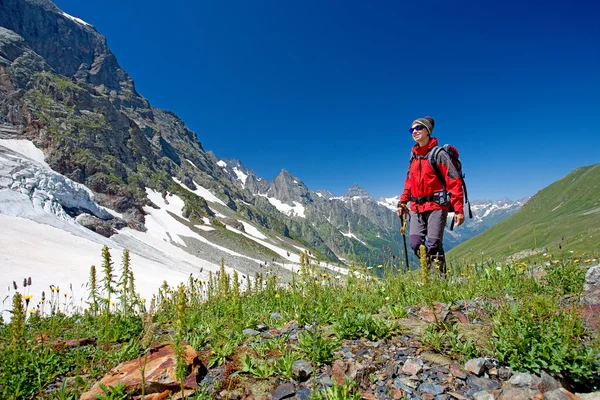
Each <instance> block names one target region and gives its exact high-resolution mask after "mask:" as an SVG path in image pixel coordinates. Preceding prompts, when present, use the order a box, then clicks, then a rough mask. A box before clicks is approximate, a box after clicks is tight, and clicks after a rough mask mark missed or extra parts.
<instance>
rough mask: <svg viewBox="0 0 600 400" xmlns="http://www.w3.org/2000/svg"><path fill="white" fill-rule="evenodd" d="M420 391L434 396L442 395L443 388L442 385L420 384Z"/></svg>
mask: <svg viewBox="0 0 600 400" xmlns="http://www.w3.org/2000/svg"><path fill="white" fill-rule="evenodd" d="M420 389H421V392H423V393H429V394H432V395H434V396H436V395H438V394H442V393H444V387H443V386H442V385H437V384H434V383H423V384H421V388H420Z"/></svg>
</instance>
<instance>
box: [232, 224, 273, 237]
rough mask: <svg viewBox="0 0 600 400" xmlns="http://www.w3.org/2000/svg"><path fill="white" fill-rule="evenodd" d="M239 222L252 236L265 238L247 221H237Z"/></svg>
mask: <svg viewBox="0 0 600 400" xmlns="http://www.w3.org/2000/svg"><path fill="white" fill-rule="evenodd" d="M239 222H241V224H242V225H244V230H245V231H246V233H248V234H250V235H252V236H254V237H257V238H259V239H266V238H267V237H266V236H265V235H263V234H262V233H261V232H260V231H259V230H258V229H257V228H256V227H255V226H254V225H252V224H249V223H248V222H245V221H239Z"/></svg>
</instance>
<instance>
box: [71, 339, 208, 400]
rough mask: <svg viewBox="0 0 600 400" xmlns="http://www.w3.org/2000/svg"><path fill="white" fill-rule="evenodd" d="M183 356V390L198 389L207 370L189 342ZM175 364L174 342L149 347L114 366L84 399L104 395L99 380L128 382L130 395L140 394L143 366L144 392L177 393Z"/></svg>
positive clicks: (177, 384)
mask: <svg viewBox="0 0 600 400" xmlns="http://www.w3.org/2000/svg"><path fill="white" fill-rule="evenodd" d="M184 357H185V362H186V365H187V367H186V371H187V376H186V378H185V379H184V390H185V391H188V390H195V389H197V388H198V383H197V382H198V381H199V380H201V379H202V377H204V376H205V375H206V373H207V372H208V371H207V369H206V367H205V366H204V365H202V363H201V362H200V360H199V359H198V355H197V353H196V351H194V349H192V348H191V347H190V346H187V345H186V346H184ZM176 365H177V361H176V358H175V346H173V345H159V346H156V347H153V348H152V349H150V350H149V352H148V354H147V355H146V358H144V356H141V357H138V358H136V359H134V360H130V361H126V362H123V363H121V364H119V365H118V366H116V367H115V368H113V369H112V370H111V371H110V372H109V373H108V374H106V375H105V376H104V377H103V378H102V379H101V380H100V381H99V382H97V383H96V384H95V385H94V386H93V387H92V389H91V390H89V391H88V392H86V393H84V394H83V395H82V396H81V400H95V399H96V398H97V396H98V395H102V394H103V393H104V392H103V391H102V388H101V387H100V384H103V385H105V386H107V387H111V386H116V385H117V384H118V383H119V382H120V383H122V384H124V385H125V386H126V388H127V389H126V391H127V392H130V393H131V395H133V396H135V395H140V394H141V393H142V369H144V384H145V385H144V386H145V389H144V393H145V394H146V396H148V395H153V394H155V395H159V394H161V395H163V394H164V393H165V392H167V393H168V394H169V395H174V397H178V395H179V392H180V391H181V386H180V383H179V381H178V380H177V378H176V375H175V369H176ZM159 397H160V396H159ZM146 398H149V397H146Z"/></svg>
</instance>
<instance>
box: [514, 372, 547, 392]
mask: <svg viewBox="0 0 600 400" xmlns="http://www.w3.org/2000/svg"><path fill="white" fill-rule="evenodd" d="M508 383H509V384H510V385H512V386H513V387H515V388H519V389H532V390H537V388H538V385H539V384H540V383H541V379H540V378H539V377H537V376H535V375H532V374H526V373H516V374H514V375H513V376H512V377H511V378H510V379H509V381H508Z"/></svg>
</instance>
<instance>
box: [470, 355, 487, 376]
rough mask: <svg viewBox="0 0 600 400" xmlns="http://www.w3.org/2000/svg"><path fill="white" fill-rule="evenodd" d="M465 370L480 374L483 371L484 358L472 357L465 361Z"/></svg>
mask: <svg viewBox="0 0 600 400" xmlns="http://www.w3.org/2000/svg"><path fill="white" fill-rule="evenodd" d="M465 371H467V372H471V373H473V374H475V375H477V376H481V374H483V373H484V372H485V358H473V359H472V360H469V361H467V362H466V363H465Z"/></svg>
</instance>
